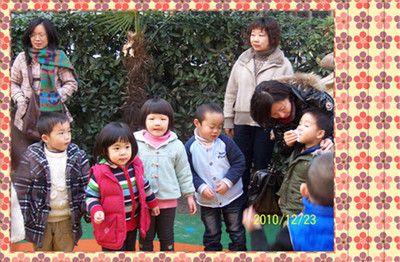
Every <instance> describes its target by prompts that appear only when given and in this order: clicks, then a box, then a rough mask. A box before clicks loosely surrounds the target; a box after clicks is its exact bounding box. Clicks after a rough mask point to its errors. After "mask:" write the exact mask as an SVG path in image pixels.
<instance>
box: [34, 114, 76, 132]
mask: <svg viewBox="0 0 400 262" xmlns="http://www.w3.org/2000/svg"><path fill="white" fill-rule="evenodd" d="M66 122H69V119H68V117H67V116H66V115H65V114H64V113H60V112H40V116H39V119H38V121H37V129H38V131H39V135H40V136H42V135H50V133H51V132H52V131H53V128H54V126H55V125H57V124H64V123H66Z"/></svg>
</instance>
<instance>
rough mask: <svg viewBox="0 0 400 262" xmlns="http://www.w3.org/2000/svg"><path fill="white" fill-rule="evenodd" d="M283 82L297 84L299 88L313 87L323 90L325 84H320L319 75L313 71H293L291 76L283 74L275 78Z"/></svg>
mask: <svg viewBox="0 0 400 262" xmlns="http://www.w3.org/2000/svg"><path fill="white" fill-rule="evenodd" d="M276 81H279V82H281V83H284V84H288V85H294V86H298V87H299V88H300V89H303V90H304V89H308V88H315V89H317V90H321V91H325V86H324V85H322V84H321V77H319V76H318V75H316V74H314V73H295V74H294V75H291V76H283V77H279V78H277V79H276Z"/></svg>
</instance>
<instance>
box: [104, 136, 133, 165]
mask: <svg viewBox="0 0 400 262" xmlns="http://www.w3.org/2000/svg"><path fill="white" fill-rule="evenodd" d="M107 153H108V158H109V159H110V161H111V162H113V163H114V164H115V165H117V166H122V167H125V165H126V164H127V163H128V161H129V159H131V156H132V145H131V143H129V142H124V141H121V140H118V141H117V142H115V143H114V144H112V145H111V146H109V147H108V148H107Z"/></svg>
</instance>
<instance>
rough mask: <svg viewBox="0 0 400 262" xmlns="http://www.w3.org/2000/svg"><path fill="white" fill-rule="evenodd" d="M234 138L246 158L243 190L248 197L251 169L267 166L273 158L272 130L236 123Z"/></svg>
mask: <svg viewBox="0 0 400 262" xmlns="http://www.w3.org/2000/svg"><path fill="white" fill-rule="evenodd" d="M233 140H234V141H235V143H236V144H237V145H238V147H239V148H240V150H241V151H242V153H243V155H244V157H245V158H246V169H245V171H244V173H243V176H242V180H243V192H244V196H245V198H247V189H248V186H249V183H250V171H251V169H253V171H256V170H260V169H264V168H267V165H268V163H269V161H270V160H271V156H272V151H273V148H274V143H273V141H271V139H270V132H269V131H265V130H264V129H263V128H261V127H257V126H248V125H235V128H234V137H233Z"/></svg>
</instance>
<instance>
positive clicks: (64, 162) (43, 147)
mask: <svg viewBox="0 0 400 262" xmlns="http://www.w3.org/2000/svg"><path fill="white" fill-rule="evenodd" d="M41 114H42V115H41V116H40V118H39V120H38V124H37V125H38V131H39V133H40V136H41V141H40V142H37V143H35V144H32V145H30V146H29V147H28V149H27V150H26V151H25V153H24V154H23V156H22V160H21V162H20V164H19V167H18V169H17V171H16V173H15V175H14V177H13V182H14V186H15V189H16V191H17V195H18V199H19V203H20V205H21V210H22V214H23V216H24V221H25V239H26V240H27V241H29V242H32V243H33V247H34V249H35V251H64V252H71V251H72V250H73V249H74V245H76V244H77V242H78V240H79V239H80V237H81V236H82V227H81V218H82V216H83V215H84V214H85V207H86V206H85V186H86V184H87V180H88V175H89V168H90V166H89V161H88V159H87V156H86V154H85V152H84V151H83V150H80V149H79V147H78V146H77V145H75V144H72V143H71V128H70V123H69V120H68V117H67V116H66V115H64V114H62V113H53V112H52V113H41ZM87 218H88V217H87ZM87 218H85V219H87Z"/></svg>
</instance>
